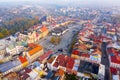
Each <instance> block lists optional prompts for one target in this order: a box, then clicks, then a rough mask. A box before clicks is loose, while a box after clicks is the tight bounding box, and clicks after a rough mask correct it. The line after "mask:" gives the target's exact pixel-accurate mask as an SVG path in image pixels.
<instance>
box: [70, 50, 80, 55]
mask: <svg viewBox="0 0 120 80" xmlns="http://www.w3.org/2000/svg"><path fill="white" fill-rule="evenodd" d="M79 52H80V51H77V50H74V51H73V52H72V54H75V55H79Z"/></svg>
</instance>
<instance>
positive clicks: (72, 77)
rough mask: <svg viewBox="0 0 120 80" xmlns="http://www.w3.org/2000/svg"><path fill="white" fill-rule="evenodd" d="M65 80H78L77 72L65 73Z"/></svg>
mask: <svg viewBox="0 0 120 80" xmlns="http://www.w3.org/2000/svg"><path fill="white" fill-rule="evenodd" d="M65 80H78V79H77V76H76V75H75V74H68V73H65Z"/></svg>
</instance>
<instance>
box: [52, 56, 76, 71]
mask: <svg viewBox="0 0 120 80" xmlns="http://www.w3.org/2000/svg"><path fill="white" fill-rule="evenodd" d="M59 65H60V66H63V67H66V68H69V69H72V68H73V66H74V59H73V58H71V57H68V56H65V55H58V57H57V59H56V61H55V63H54V64H53V66H55V67H58V66H59Z"/></svg>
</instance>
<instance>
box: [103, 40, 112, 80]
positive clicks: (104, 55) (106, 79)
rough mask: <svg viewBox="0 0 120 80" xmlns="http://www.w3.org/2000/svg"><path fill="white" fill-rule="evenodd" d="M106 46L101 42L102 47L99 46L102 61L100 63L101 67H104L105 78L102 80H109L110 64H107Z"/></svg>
mask: <svg viewBox="0 0 120 80" xmlns="http://www.w3.org/2000/svg"><path fill="white" fill-rule="evenodd" d="M106 46H107V43H105V42H103V43H102V46H101V50H102V59H101V60H102V61H101V63H102V64H103V65H105V78H104V80H110V70H109V67H110V65H109V64H110V62H109V58H108V54H107V51H106Z"/></svg>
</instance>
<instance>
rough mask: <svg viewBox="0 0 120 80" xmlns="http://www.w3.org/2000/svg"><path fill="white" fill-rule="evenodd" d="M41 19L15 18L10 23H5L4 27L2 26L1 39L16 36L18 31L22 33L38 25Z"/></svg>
mask: <svg viewBox="0 0 120 80" xmlns="http://www.w3.org/2000/svg"><path fill="white" fill-rule="evenodd" d="M38 23H39V18H38V17H37V16H36V17H34V18H25V17H22V18H15V19H12V20H10V21H6V22H4V24H3V26H0V39H2V38H4V37H7V36H9V35H11V34H14V33H16V32H18V31H20V32H22V31H24V30H26V29H28V28H30V27H31V26H33V25H35V24H38Z"/></svg>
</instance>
